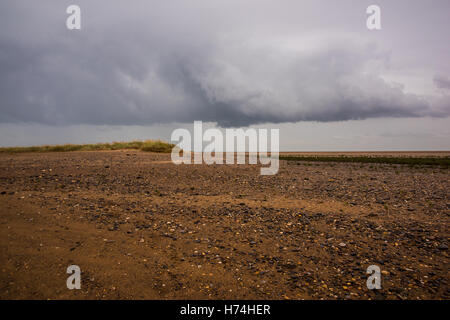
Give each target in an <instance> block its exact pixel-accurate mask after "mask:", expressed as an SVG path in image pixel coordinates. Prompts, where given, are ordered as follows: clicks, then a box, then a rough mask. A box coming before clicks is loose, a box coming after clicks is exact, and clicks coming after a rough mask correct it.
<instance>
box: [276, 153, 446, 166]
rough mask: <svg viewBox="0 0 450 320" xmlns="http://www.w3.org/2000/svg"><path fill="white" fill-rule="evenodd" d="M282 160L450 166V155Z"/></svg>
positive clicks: (297, 157) (283, 157)
mask: <svg viewBox="0 0 450 320" xmlns="http://www.w3.org/2000/svg"><path fill="white" fill-rule="evenodd" d="M280 160H288V161H320V162H354V163H386V164H407V165H432V166H445V167H449V166H450V157H436V158H431V157H427V158H419V157H348V156H338V157H332V156H288V155H287V156H280Z"/></svg>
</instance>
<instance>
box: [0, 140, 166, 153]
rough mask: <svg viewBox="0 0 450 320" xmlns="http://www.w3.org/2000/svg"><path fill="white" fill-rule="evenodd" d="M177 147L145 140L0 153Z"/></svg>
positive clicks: (54, 146) (159, 150)
mask: <svg viewBox="0 0 450 320" xmlns="http://www.w3.org/2000/svg"><path fill="white" fill-rule="evenodd" d="M174 146H175V145H173V144H170V143H167V142H164V141H160V140H145V141H140V140H136V141H131V142H112V143H95V144H63V145H44V146H32V147H4V148H0V153H23V152H69V151H99V150H125V149H134V150H142V151H148V152H161V153H170V152H171V151H172V148H173V147H174Z"/></svg>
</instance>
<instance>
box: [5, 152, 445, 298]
mask: <svg viewBox="0 0 450 320" xmlns="http://www.w3.org/2000/svg"><path fill="white" fill-rule="evenodd" d="M168 160H170V155H168V154H152V153H144V152H139V151H106V152H71V153H45V154H16V155H8V154H1V155H0V193H1V195H0V235H1V242H0V243H1V245H0V264H1V270H0V271H1V272H0V298H2V299H7V298H12V299H22V298H31V299H85V298H87V299H98V298H103V299H131V298H135V299H141V298H145V299H213V298H216V299H238V298H239V299H321V298H324V299H336V298H339V299H341V298H347V299H369V298H370V299H374V298H380V299H383V298H387V299H425V298H431V299H449V298H450V290H449V269H448V267H449V259H448V244H449V222H450V220H449V213H450V210H449V209H450V200H449V192H448V190H450V183H449V171H448V169H441V168H437V167H412V168H411V167H408V166H400V165H397V166H395V165H380V164H363V165H361V164H351V163H302V164H294V163H288V162H286V161H281V166H280V171H279V173H278V174H277V175H275V176H260V174H259V167H258V166H251V165H213V166H207V165H179V166H176V165H174V164H172V163H170V162H168ZM72 264H75V265H78V266H80V268H81V270H82V284H81V285H82V287H81V290H68V289H67V287H66V279H67V277H68V276H69V275H68V274H66V268H67V267H68V266H69V265H72ZM372 264H375V265H378V266H380V267H381V270H382V289H381V290H378V291H376V290H375V291H371V290H368V289H367V287H366V279H367V275H366V269H367V267H368V266H369V265H372Z"/></svg>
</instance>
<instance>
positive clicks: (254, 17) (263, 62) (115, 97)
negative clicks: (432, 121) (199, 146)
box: [0, 0, 450, 126]
mask: <svg viewBox="0 0 450 320" xmlns="http://www.w3.org/2000/svg"><path fill="white" fill-rule="evenodd" d="M76 2H77V4H79V5H80V6H81V9H82V30H80V31H69V30H67V29H66V28H65V19H66V17H67V15H66V14H65V8H66V7H67V6H68V5H69V4H72V1H71V2H67V1H56V0H55V1H42V2H30V1H22V0H14V1H13V0H5V1H2V2H1V4H0V97H1V100H0V122H2V123H19V122H35V123H42V124H96V125H97V124H100V125H103V124H107V125H146V124H153V123H169V122H182V123H186V122H192V121H193V120H204V121H212V122H217V123H219V124H220V125H223V126H242V125H249V124H256V123H264V122H271V123H278V122H295V121H321V122H329V121H340V120H354V119H367V118H378V117H424V116H434V117H443V116H448V115H450V104H449V99H448V97H446V96H444V97H430V96H428V95H423V94H417V93H416V94H414V93H411V92H409V91H407V90H405V87H404V86H402V85H400V84H395V83H391V82H388V81H387V80H385V79H384V77H383V74H382V72H381V71H380V70H389V69H395V67H396V66H395V65H393V64H395V63H393V62H392V60H393V59H392V58H391V55H392V50H391V49H390V48H385V47H383V45H380V44H379V42H380V39H377V38H376V37H373V36H372V35H370V36H369V37H368V36H367V34H368V31H367V30H366V29H365V28H364V12H365V10H364V6H366V5H367V4H366V3H365V2H364V1H343V2H342V3H343V4H341V7H339V6H338V7H335V10H338V9H340V10H342V12H343V13H344V14H343V15H345V13H346V12H349V17H348V19H347V18H343V17H341V20H342V21H343V22H341V23H340V24H338V26H337V27H336V26H335V25H334V24H333V23H334V22H336V21H337V20H336V19H338V18H337V17H335V16H333V15H329V14H328V12H330V8H329V7H328V6H329V4H328V3H327V4H319V5H313V3H317V2H311V1H306V2H305V3H304V4H302V5H303V7H301V5H299V4H298V1H297V2H291V1H287V2H288V3H289V5H292V6H295V7H296V8H297V9H298V10H297V12H302V10H303V11H305V10H308V9H309V10H313V12H315V13H316V14H317V15H319V16H320V15H323V16H322V18H323V21H322V24H321V26H322V27H318V26H317V20H316V19H313V18H307V16H308V15H306V16H304V17H305V19H302V17H298V16H295V15H292V13H291V12H290V10H284V11H283V10H281V9H280V8H279V6H276V5H274V4H271V2H270V1H250V2H242V1H240V2H234V1H226V2H225V1H222V2H212V1H198V2H197V1H196V2H192V1H170V3H166V2H164V3H163V2H161V1H133V5H132V6H131V4H130V3H129V2H126V1H117V2H116V1H115V2H111V1H103V0H102V1H76ZM405 3H410V2H405ZM442 3H444V2H442ZM334 6H336V4H334ZM293 10H294V9H293ZM352 10H355V11H356V10H357V12H359V13H361V14H360V15H356V16H357V18H355V14H354V13H353V12H354V11H352ZM418 10H419V9H418ZM294 11H295V10H294ZM418 12H419V11H417V13H418ZM408 17H409V18H411V13H410V15H409V16H408ZM286 20H288V21H286ZM289 20H290V21H291V22H292V24H290V23H289ZM358 23H359V24H360V25H358ZM305 24H306V25H305ZM328 24H330V25H328ZM323 25H325V28H324V27H323ZM353 30H357V31H356V32H355V31H353ZM381 42H382V41H381ZM417 45H418V46H420V44H417ZM430 60H431V59H430ZM407 67H409V66H407ZM412 67H417V66H414V65H413V66H412ZM419 67H422V66H419ZM432 67H433V66H431V68H432ZM445 80H448V79H447V78H435V79H434V82H435V84H436V85H437V86H438V87H442V86H446V85H447V84H448V83H447V82H445ZM430 81H431V79H430Z"/></svg>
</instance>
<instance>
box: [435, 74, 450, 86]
mask: <svg viewBox="0 0 450 320" xmlns="http://www.w3.org/2000/svg"><path fill="white" fill-rule="evenodd" d="M433 81H434V84H435V85H436V87H438V88H439V89H450V77H446V76H444V75H436V76H435V77H434V79H433Z"/></svg>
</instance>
